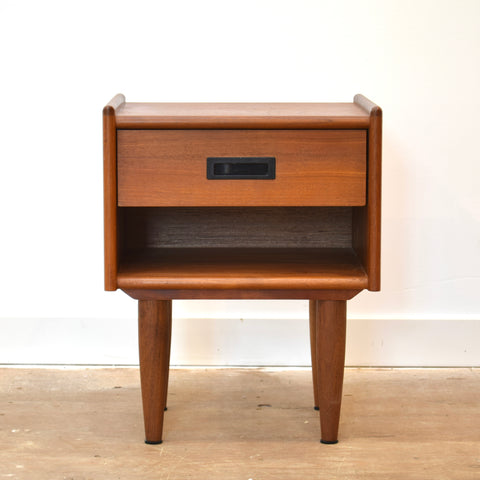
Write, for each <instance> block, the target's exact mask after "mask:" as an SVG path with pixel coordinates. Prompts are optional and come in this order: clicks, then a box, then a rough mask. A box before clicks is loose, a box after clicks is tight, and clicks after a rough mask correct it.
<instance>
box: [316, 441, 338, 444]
mask: <svg viewBox="0 0 480 480" xmlns="http://www.w3.org/2000/svg"><path fill="white" fill-rule="evenodd" d="M320 443H323V444H325V445H335V444H336V443H338V440H333V441H328V440H320Z"/></svg>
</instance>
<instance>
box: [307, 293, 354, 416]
mask: <svg viewBox="0 0 480 480" xmlns="http://www.w3.org/2000/svg"><path fill="white" fill-rule="evenodd" d="M330 300H333V299H330ZM338 300H340V299H338ZM342 300H347V299H346V298H344V299H342ZM308 303H309V305H308V306H309V314H308V319H309V330H310V356H311V358H312V383H313V406H314V408H315V410H319V407H318V373H317V301H316V300H310V301H309V302H308Z"/></svg>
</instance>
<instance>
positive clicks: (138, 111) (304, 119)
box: [117, 102, 370, 129]
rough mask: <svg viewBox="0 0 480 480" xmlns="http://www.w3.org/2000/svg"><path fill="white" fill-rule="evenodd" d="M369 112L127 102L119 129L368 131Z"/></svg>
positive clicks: (336, 106)
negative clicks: (346, 129) (347, 129)
mask: <svg viewBox="0 0 480 480" xmlns="http://www.w3.org/2000/svg"><path fill="white" fill-rule="evenodd" d="M369 125H370V119H369V116H368V113H365V110H364V108H363V107H362V106H359V105H356V104H355V103H131V102H129V103H125V104H124V105H123V106H122V108H121V109H119V111H118V113H117V126H118V128H128V129H138V128H141V129H178V128H181V129H184V128H185V129H192V128H202V129H203V128H215V129H216V128H219V129H243V128H253V129H285V128H292V129H331V128H333V129H337V128H339V129H343V128H354V129H365V128H368V127H369Z"/></svg>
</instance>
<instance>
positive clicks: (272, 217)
mask: <svg viewBox="0 0 480 480" xmlns="http://www.w3.org/2000/svg"><path fill="white" fill-rule="evenodd" d="M118 215H119V219H122V220H123V221H122V227H121V231H122V233H121V235H120V236H121V238H122V242H121V244H122V247H123V249H124V251H130V250H140V249H143V248H156V247H163V248H176V247H186V248H200V247H206V248H212V247H217V248H228V247H230V248H233V247H239V248H251V247H261V248H297V247H301V248H350V247H351V246H352V209H351V208H349V207H249V208H244V207H218V208H216V207H200V208H197V207H120V208H119V212H118Z"/></svg>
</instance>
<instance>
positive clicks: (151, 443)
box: [145, 440, 163, 445]
mask: <svg viewBox="0 0 480 480" xmlns="http://www.w3.org/2000/svg"><path fill="white" fill-rule="evenodd" d="M145 443H146V444H147V445H160V444H161V443H163V440H160V441H158V442H151V441H150V440H145Z"/></svg>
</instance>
